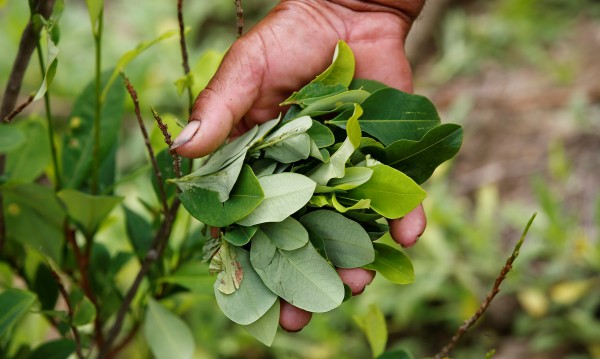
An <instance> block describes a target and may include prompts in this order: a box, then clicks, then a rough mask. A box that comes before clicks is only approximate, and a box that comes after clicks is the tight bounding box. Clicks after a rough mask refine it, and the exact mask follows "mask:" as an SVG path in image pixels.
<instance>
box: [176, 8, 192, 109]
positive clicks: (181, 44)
mask: <svg viewBox="0 0 600 359" xmlns="http://www.w3.org/2000/svg"><path fill="white" fill-rule="evenodd" d="M177 21H178V22H179V47H180V48H181V59H182V62H181V64H182V66H183V75H184V76H188V75H189V73H190V63H189V60H188V51H187V45H186V44H185V25H184V23H183V0H177ZM186 87H187V93H188V115H189V114H191V113H192V105H193V103H194V94H193V93H192V86H191V85H190V83H189V81H187V85H186Z"/></svg>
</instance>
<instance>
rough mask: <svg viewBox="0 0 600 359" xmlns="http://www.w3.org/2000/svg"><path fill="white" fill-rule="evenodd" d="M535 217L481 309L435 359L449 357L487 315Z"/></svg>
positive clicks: (461, 327)
mask: <svg viewBox="0 0 600 359" xmlns="http://www.w3.org/2000/svg"><path fill="white" fill-rule="evenodd" d="M535 216H537V213H534V214H533V216H531V218H530V219H529V222H527V225H526V226H525V229H524V230H523V234H521V238H520V239H519V241H518V242H517V244H516V245H515V247H514V249H513V251H512V254H511V255H510V257H509V258H508V259H507V260H506V264H504V267H503V268H502V270H501V271H500V274H499V275H498V277H497V278H496V281H495V282H494V287H493V288H492V290H491V291H490V292H489V293H488V295H487V297H486V298H485V300H484V301H483V303H481V305H480V306H479V309H477V311H476V312H475V313H474V314H473V315H472V316H471V317H470V318H469V319H467V320H466V321H465V322H464V323H463V325H461V326H460V327H459V328H458V330H457V331H456V334H454V336H453V337H452V339H450V342H449V343H448V344H447V345H446V346H445V347H444V348H442V350H441V351H440V352H439V353H437V354H436V355H435V356H434V358H435V359H442V358H446V357H448V354H450V352H451V351H452V350H453V349H454V347H456V344H457V343H458V341H459V340H460V338H461V337H462V336H463V335H464V334H465V333H466V332H467V331H468V330H469V329H470V328H471V327H472V326H473V325H474V324H475V323H476V322H477V321H478V320H479V318H481V316H482V315H483V313H485V311H486V310H487V308H488V307H489V306H490V304H491V302H492V300H493V299H494V297H495V296H496V294H498V293H499V292H500V284H502V282H503V281H504V279H506V275H507V274H508V272H510V270H511V269H512V265H513V262H514V261H515V259H517V257H518V256H519V251H520V249H521V245H522V244H523V242H524V241H525V237H526V236H527V232H528V231H529V227H531V224H532V223H533V220H534V219H535Z"/></svg>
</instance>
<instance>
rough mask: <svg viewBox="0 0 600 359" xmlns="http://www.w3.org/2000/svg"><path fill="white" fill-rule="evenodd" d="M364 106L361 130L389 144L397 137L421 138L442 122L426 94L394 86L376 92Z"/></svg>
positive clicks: (401, 138) (403, 138) (405, 138)
mask: <svg viewBox="0 0 600 359" xmlns="http://www.w3.org/2000/svg"><path fill="white" fill-rule="evenodd" d="M361 106H362V108H363V110H364V114H363V116H362V117H361V118H360V127H361V129H362V130H363V131H364V132H366V133H368V134H370V135H372V136H374V137H375V138H377V139H378V140H379V141H381V142H382V143H383V144H384V145H386V146H388V145H390V144H391V143H393V142H395V141H398V140H413V141H418V140H420V139H421V138H423V136H424V135H425V134H426V133H427V131H429V130H430V129H432V128H433V127H435V126H437V125H439V124H440V117H439V115H438V113H437V110H436V109H435V106H434V105H433V104H432V103H431V101H429V100H428V99H427V98H426V97H423V96H420V95H412V94H408V93H405V92H402V91H400V90H396V89H393V88H385V89H382V90H379V91H376V92H374V93H373V94H372V95H371V96H370V97H369V98H367V99H366V100H365V101H364V102H363V103H362V105H361Z"/></svg>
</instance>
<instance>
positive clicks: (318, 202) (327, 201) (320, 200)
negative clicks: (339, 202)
mask: <svg viewBox="0 0 600 359" xmlns="http://www.w3.org/2000/svg"><path fill="white" fill-rule="evenodd" d="M309 203H310V204H311V205H313V206H317V207H324V206H333V203H331V198H330V197H328V196H324V195H318V196H317V195H315V196H312V197H311V198H310V202H309Z"/></svg>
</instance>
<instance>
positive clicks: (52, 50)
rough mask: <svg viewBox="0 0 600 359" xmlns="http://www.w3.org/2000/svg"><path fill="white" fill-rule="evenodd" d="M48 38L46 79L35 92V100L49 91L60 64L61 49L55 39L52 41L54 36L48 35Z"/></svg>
mask: <svg viewBox="0 0 600 359" xmlns="http://www.w3.org/2000/svg"><path fill="white" fill-rule="evenodd" d="M46 39H47V41H46V43H47V47H48V55H47V57H46V62H47V65H46V69H45V71H44V79H43V80H42V85H41V86H40V88H39V89H38V91H37V93H36V94H35V97H34V98H33V101H36V100H39V99H40V98H42V97H44V94H46V91H48V88H49V87H50V84H52V81H53V80H54V75H55V74H56V67H57V66H58V53H59V49H58V47H57V46H56V44H55V43H54V41H52V38H51V37H50V36H46Z"/></svg>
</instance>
